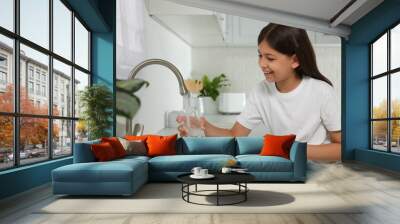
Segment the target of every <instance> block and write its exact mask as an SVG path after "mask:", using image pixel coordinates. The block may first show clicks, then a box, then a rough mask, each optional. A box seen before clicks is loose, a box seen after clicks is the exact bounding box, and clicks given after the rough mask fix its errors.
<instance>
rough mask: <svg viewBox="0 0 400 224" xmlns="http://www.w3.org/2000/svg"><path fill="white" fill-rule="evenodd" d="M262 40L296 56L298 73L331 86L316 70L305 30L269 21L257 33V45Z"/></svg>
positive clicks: (313, 55) (274, 47)
mask: <svg viewBox="0 0 400 224" xmlns="http://www.w3.org/2000/svg"><path fill="white" fill-rule="evenodd" d="M264 40H265V41H267V43H268V45H269V46H270V47H272V48H273V49H275V50H276V51H278V52H280V53H282V54H285V55H288V56H292V55H294V54H295V55H296V56H297V58H298V60H299V64H300V65H299V66H298V67H297V68H296V69H295V70H296V72H297V74H298V75H300V76H303V75H305V76H310V77H312V78H315V79H318V80H321V81H324V82H327V83H328V84H329V85H331V86H333V85H332V83H331V81H329V79H327V78H326V77H325V76H324V75H322V74H321V72H320V71H319V70H318V67H317V62H316V59H315V53H314V50H313V48H312V46H311V42H310V39H308V36H307V33H306V31H305V30H303V29H298V28H294V27H289V26H284V25H278V24H274V23H270V24H268V25H267V26H266V27H264V28H263V29H262V30H261V32H260V34H259V35H258V45H260V43H261V42H262V41H264Z"/></svg>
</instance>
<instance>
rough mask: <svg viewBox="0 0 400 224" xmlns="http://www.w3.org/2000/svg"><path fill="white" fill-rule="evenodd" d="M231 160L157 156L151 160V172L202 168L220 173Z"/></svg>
mask: <svg viewBox="0 0 400 224" xmlns="http://www.w3.org/2000/svg"><path fill="white" fill-rule="evenodd" d="M230 159H235V158H234V157H233V156H231V155H215V154H214V155H174V156H157V157H154V158H152V159H150V160H149V170H150V172H154V171H166V172H169V171H173V172H190V171H191V169H192V168H193V167H196V166H200V167H203V168H206V169H209V171H212V172H216V171H219V170H220V169H221V168H222V167H223V166H224V165H225V164H226V163H227V161H228V160H230Z"/></svg>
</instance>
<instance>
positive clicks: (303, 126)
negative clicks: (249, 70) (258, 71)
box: [237, 76, 341, 144]
mask: <svg viewBox="0 0 400 224" xmlns="http://www.w3.org/2000/svg"><path fill="white" fill-rule="evenodd" d="M237 121H238V122H239V123H240V124H241V125H243V126H244V127H246V128H248V129H253V128H254V127H256V126H257V125H258V124H260V122H263V123H264V125H265V126H266V127H267V130H268V133H269V134H272V135H288V134H295V135H296V141H301V142H307V143H309V144H322V143H329V142H330V141H329V136H328V135H327V131H340V130H341V123H340V111H339V105H338V102H337V98H336V94H335V90H334V89H333V87H332V86H330V85H329V84H328V83H326V82H324V81H320V80H318V79H314V78H311V77H309V76H303V78H302V80H301V82H300V84H299V85H298V86H297V87H296V88H295V89H294V90H292V91H290V92H288V93H281V92H279V90H278V89H277V88H276V86H275V83H274V82H268V81H267V80H264V81H262V82H260V83H259V84H258V85H257V86H256V87H255V89H253V90H252V91H251V92H250V93H249V94H248V95H247V100H246V107H245V109H244V110H243V112H242V113H241V114H240V115H239V117H238V119H237Z"/></svg>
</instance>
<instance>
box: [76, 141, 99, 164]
mask: <svg viewBox="0 0 400 224" xmlns="http://www.w3.org/2000/svg"><path fill="white" fill-rule="evenodd" d="M99 143H100V140H93V141H89V142H82V143H75V147H74V163H88V162H95V161H96V158H95V157H94V155H93V153H92V150H91V148H90V145H92V144H99Z"/></svg>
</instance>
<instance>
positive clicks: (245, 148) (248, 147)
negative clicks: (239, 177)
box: [236, 136, 264, 155]
mask: <svg viewBox="0 0 400 224" xmlns="http://www.w3.org/2000/svg"><path fill="white" fill-rule="evenodd" d="M236 143H237V144H236V155H245V154H259V153H260V152H261V149H262V147H263V144H264V138H263V137H262V136H257V137H236Z"/></svg>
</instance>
